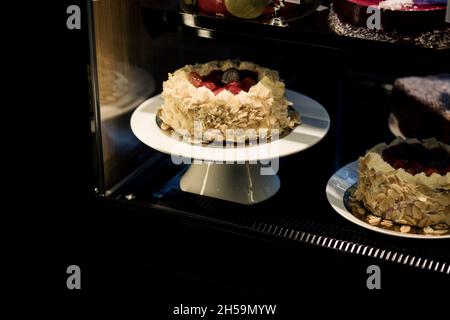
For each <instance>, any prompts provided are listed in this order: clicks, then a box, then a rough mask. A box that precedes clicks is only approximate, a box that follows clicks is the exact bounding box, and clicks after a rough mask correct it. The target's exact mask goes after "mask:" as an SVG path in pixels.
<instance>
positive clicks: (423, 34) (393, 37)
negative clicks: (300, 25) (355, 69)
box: [329, 0, 450, 49]
mask: <svg viewBox="0 0 450 320" xmlns="http://www.w3.org/2000/svg"><path fill="white" fill-rule="evenodd" d="M447 1H448V0H333V8H332V10H331V13H330V18H329V25H330V27H331V29H332V30H333V31H335V32H336V33H338V34H341V35H346V36H350V37H356V38H363V39H369V40H381V41H389V42H409V43H414V44H416V45H419V46H423V47H429V48H438V49H446V48H450V26H449V24H446V23H445V12H446V7H447ZM370 8H376V9H378V10H379V13H380V14H379V25H375V24H374V23H373V22H374V19H373V18H374V16H375V13H374V10H372V9H370ZM368 21H370V22H371V25H372V27H368Z"/></svg>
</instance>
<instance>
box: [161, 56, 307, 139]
mask: <svg viewBox="0 0 450 320" xmlns="http://www.w3.org/2000/svg"><path fill="white" fill-rule="evenodd" d="M162 97H163V99H164V105H163V106H162V109H161V114H160V116H161V120H162V121H163V124H162V126H161V128H162V129H170V128H171V129H173V130H175V131H176V132H178V133H180V134H182V135H184V136H186V135H190V136H191V137H193V136H194V135H195V136H196V137H198V136H199V135H201V137H202V138H201V140H203V141H213V140H224V139H225V140H234V141H242V140H246V139H249V138H254V137H255V136H257V135H259V136H261V135H263V136H265V137H267V138H270V137H271V135H272V134H273V132H274V130H278V132H279V133H281V132H283V131H284V130H288V129H292V128H294V127H295V126H296V125H298V124H299V123H300V116H299V115H298V114H297V113H296V112H291V111H290V110H289V109H290V108H289V106H290V105H292V103H291V102H289V101H288V100H287V99H286V97H285V85H284V83H283V82H282V81H281V80H280V77H279V75H278V72H277V71H275V70H271V69H268V68H263V67H261V66H259V65H257V64H254V63H252V62H245V61H242V62H240V61H235V60H225V61H211V62H208V63H205V64H194V65H187V66H185V67H183V68H181V69H179V70H177V71H175V72H174V73H173V74H169V79H168V80H167V81H165V82H164V83H163V93H162ZM230 132H232V134H230Z"/></svg>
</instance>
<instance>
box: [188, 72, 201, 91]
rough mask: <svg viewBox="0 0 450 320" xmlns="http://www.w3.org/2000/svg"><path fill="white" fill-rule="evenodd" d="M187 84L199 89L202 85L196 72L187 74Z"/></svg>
mask: <svg viewBox="0 0 450 320" xmlns="http://www.w3.org/2000/svg"><path fill="white" fill-rule="evenodd" d="M189 82H190V83H192V85H193V86H194V87H196V88H198V87H201V85H202V82H203V80H202V77H201V76H200V75H199V74H198V73H197V72H191V73H190V74H189Z"/></svg>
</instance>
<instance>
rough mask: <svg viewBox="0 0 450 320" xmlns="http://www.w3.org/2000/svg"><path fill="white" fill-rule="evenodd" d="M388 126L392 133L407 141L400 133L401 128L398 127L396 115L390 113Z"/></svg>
mask: <svg viewBox="0 0 450 320" xmlns="http://www.w3.org/2000/svg"><path fill="white" fill-rule="evenodd" d="M388 126H389V130H390V131H391V133H392V134H393V135H394V136H396V137H400V138H403V139H405V138H406V137H405V135H404V134H403V133H402V132H401V131H400V127H399V126H398V119H397V117H396V116H395V114H393V113H390V114H389V118H388Z"/></svg>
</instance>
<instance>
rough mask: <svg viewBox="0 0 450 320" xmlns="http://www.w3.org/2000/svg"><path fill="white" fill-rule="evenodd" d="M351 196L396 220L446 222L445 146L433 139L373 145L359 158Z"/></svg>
mask: <svg viewBox="0 0 450 320" xmlns="http://www.w3.org/2000/svg"><path fill="white" fill-rule="evenodd" d="M354 197H355V198H356V200H358V201H362V202H363V203H364V205H365V207H366V208H367V209H369V210H370V211H371V212H372V213H373V214H374V215H376V216H378V217H381V218H383V219H387V220H391V221H393V222H395V223H398V224H403V225H410V226H417V227H421V228H424V227H429V226H435V225H438V224H447V225H450V147H449V146H448V145H446V144H444V143H441V142H439V141H437V140H436V139H434V138H433V139H426V140H422V141H419V140H416V139H406V140H403V139H402V138H397V139H396V140H394V141H393V142H392V143H391V144H389V145H386V144H385V143H381V144H379V145H377V146H375V147H373V148H372V149H370V150H369V151H368V152H367V153H366V155H365V156H364V157H362V158H360V159H359V182H358V187H357V190H356V192H355V194H354Z"/></svg>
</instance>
